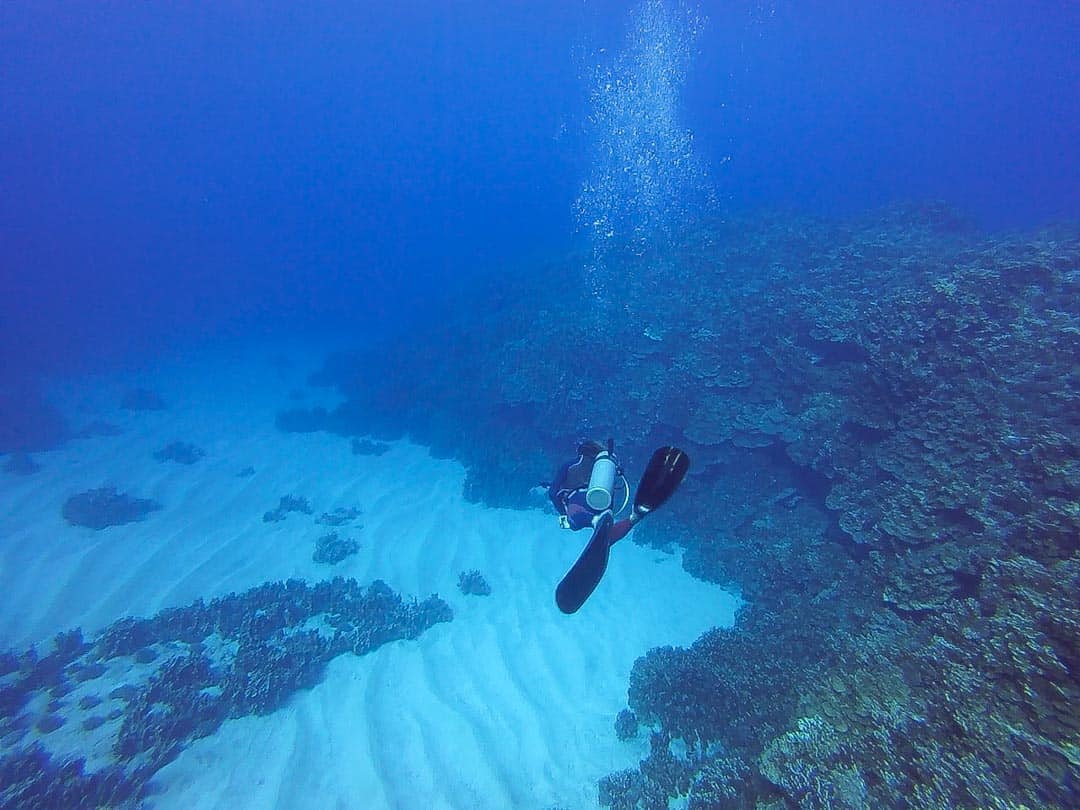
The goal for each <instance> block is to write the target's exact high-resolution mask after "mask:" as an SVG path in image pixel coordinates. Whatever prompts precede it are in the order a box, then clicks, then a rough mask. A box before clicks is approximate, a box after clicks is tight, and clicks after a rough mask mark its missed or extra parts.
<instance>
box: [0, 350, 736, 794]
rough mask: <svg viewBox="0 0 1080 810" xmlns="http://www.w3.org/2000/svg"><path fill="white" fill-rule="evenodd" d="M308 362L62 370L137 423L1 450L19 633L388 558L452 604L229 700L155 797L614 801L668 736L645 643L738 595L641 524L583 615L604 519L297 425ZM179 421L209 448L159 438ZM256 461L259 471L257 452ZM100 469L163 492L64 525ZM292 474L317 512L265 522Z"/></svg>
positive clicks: (372, 568)
mask: <svg viewBox="0 0 1080 810" xmlns="http://www.w3.org/2000/svg"><path fill="white" fill-rule="evenodd" d="M302 371H303V369H299V368H282V367H280V366H275V365H273V364H271V363H270V362H269V360H268V358H265V357H263V358H259V361H258V362H252V361H251V359H250V357H241V356H235V355H229V354H227V353H222V354H219V355H218V356H216V357H215V358H214V359H213V360H212V361H210V362H207V361H206V360H205V358H203V359H202V360H200V362H198V363H195V362H188V363H175V364H172V365H170V366H169V367H168V368H167V369H166V368H160V369H157V370H156V371H153V372H146V371H144V372H143V373H141V374H140V375H138V376H137V377H133V378H131V379H126V380H116V379H113V380H110V381H108V382H102V381H98V382H97V383H96V384H94V385H93V386H90V385H87V384H86V383H85V382H84V383H82V384H80V385H78V386H75V385H72V386H70V387H69V388H68V389H67V390H64V391H61V392H60V400H61V404H62V406H63V409H64V410H65V412H66V413H67V415H68V416H69V418H70V419H71V421H72V422H73V424H74V425H75V426H76V427H78V426H79V425H80V424H84V423H90V422H92V421H93V420H95V419H104V420H107V421H110V422H113V423H114V424H117V425H118V426H120V427H121V428H122V429H123V433H121V434H120V435H118V436H99V437H94V438H88V439H80V440H75V441H72V442H69V443H68V444H67V445H65V446H64V447H62V448H60V449H58V450H55V451H51V452H47V453H40V454H37V455H36V456H35V460H36V461H37V462H38V463H39V464H41V466H42V469H41V470H39V471H38V472H36V473H34V474H32V475H29V476H25V477H17V476H14V475H11V474H8V473H0V478H2V479H3V480H2V486H0V583H2V585H0V648H8V647H14V648H17V649H21V648H24V647H26V646H27V645H29V644H31V643H38V644H39V645H42V644H44V643H45V642H47V640H48V639H51V637H52V636H54V635H55V634H56V633H58V632H60V631H63V630H67V629H70V628H73V627H82V628H83V630H84V632H85V633H86V634H87V635H88V636H92V635H93V634H94V633H96V632H98V631H99V630H100V629H101V628H103V627H104V626H105V625H107V624H109V623H110V622H112V621H114V620H116V619H117V618H120V617H121V616H126V615H131V616H147V615H151V614H153V613H155V612H156V611H158V610H160V609H162V608H164V607H169V606H177V605H184V604H187V603H189V602H191V601H193V600H195V599H197V598H203V599H210V598H213V597H215V596H221V595H224V594H226V593H229V592H232V591H242V590H245V589H247V588H250V587H253V586H255V585H259V584H261V583H263V582H266V581H270V580H280V579H285V578H288V577H300V578H303V579H305V580H308V581H317V580H320V579H325V578H328V577H331V576H339V575H340V576H346V577H354V578H356V579H357V580H359V581H360V582H361V583H365V584H366V583H368V582H370V581H372V580H374V579H382V580H384V581H385V582H387V583H388V584H389V585H390V586H391V587H392V588H393V589H394V590H396V591H398V592H400V593H401V594H402V595H403V596H404V597H406V598H408V597H411V596H416V597H419V598H423V597H426V596H427V595H429V594H431V593H438V594H439V595H440V596H441V597H442V598H444V599H445V600H446V601H447V602H449V603H450V605H451V606H452V607H453V610H454V619H453V621H452V622H449V623H444V624H439V625H436V626H435V627H433V628H431V629H429V630H427V631H426V632H424V633H423V634H422V635H421V636H420V637H419V638H418V639H416V640H413V641H399V642H393V643H391V644H387V645H385V646H383V647H380V648H379V649H377V650H375V651H374V652H372V653H370V654H368V655H365V656H362V657H357V656H352V655H343V656H340V657H338V658H337V659H335V660H334V661H332V662H331V664H330V665H329V667H328V668H327V671H326V676H325V678H324V679H323V680H322V682H321V683H319V684H318V685H317V686H316V687H315V688H313V689H311V690H309V691H302V692H298V693H297V694H295V695H294V696H293V698H292V699H291V700H290V702H289V703H288V705H287V706H286V707H285V708H283V709H281V710H279V711H277V712H275V713H273V714H271V715H269V716H265V717H248V718H242V719H237V720H230V721H227V722H226V723H225V724H224V725H222V727H221V728H220V729H219V730H218V731H217V732H216V733H215V734H214V735H213V736H211V737H208V738H204V739H201V740H197V741H195V742H194V743H193V744H191V745H190V746H189V747H188V748H187V749H186V750H185V751H184V752H183V753H182V754H181V755H180V756H179V758H178V759H176V760H175V761H174V762H172V763H171V764H169V765H168V766H166V767H165V768H163V769H162V770H161V771H159V772H158V774H157V777H156V779H155V788H156V790H155V794H154V795H153V797H152V798H151V803H152V805H153V806H155V807H160V808H173V807H175V808H185V810H192V808H218V807H252V808H304V807H311V808H320V809H322V808H380V807H395V808H421V807H423V808H511V807H512V808H538V809H539V808H552V807H560V808H578V807H595V806H596V803H597V780H598V779H600V778H601V777H603V776H604V775H606V774H608V773H610V772H612V771H615V770H620V769H623V768H629V767H634V766H636V765H637V763H638V761H639V760H640V759H641V758H642V757H643V756H645V755H646V754H647V751H648V741H647V734H640V735H639V738H638V739H636V740H631V741H629V742H622V741H620V740H618V739H617V737H616V735H615V731H614V722H615V717H616V715H617V714H618V712H619V711H620V710H621V709H623V708H625V706H626V692H627V686H628V683H629V676H630V670H631V667H632V666H633V663H634V661H635V659H636V658H637V657H639V656H640V655H643V654H644V653H645V652H646V651H647V650H649V649H650V648H651V647H655V646H658V645H687V644H690V643H692V642H693V641H694V640H695V639H696V638H697V637H698V636H699V635H700V634H701V633H703V632H704V631H706V630H708V629H709V628H711V627H714V626H719V627H728V626H731V625H732V624H733V622H734V616H735V613H736V611H737V610H738V607H739V600H738V597H737V596H735V595H732V594H730V593H728V592H726V591H724V590H722V589H721V588H719V587H717V586H715V585H711V584H708V583H704V582H700V581H697V580H695V579H693V578H692V577H690V576H689V575H688V574H687V573H686V572H685V571H684V570H683V569H682V565H681V560H680V557H679V556H678V555H677V554H666V553H663V552H660V551H656V550H653V549H648V548H643V547H640V546H637V545H635V544H633V543H632V542H629V541H624V542H622V543H620V544H619V545H618V546H616V547H615V548H614V549H613V553H612V558H611V562H610V565H609V568H608V572H607V575H606V576H605V578H604V580H603V582H602V583H601V584H600V587H599V588H598V590H597V592H596V593H595V594H594V595H593V597H592V598H591V599H590V601H589V602H588V603H587V604H586V605H585V607H584V608H582V610H581V611H580V612H579V613H577V614H576V615H574V616H570V617H568V616H564V615H562V614H561V613H560V612H559V610H558V609H557V608H556V606H555V603H554V597H553V591H554V585H555V583H556V582H558V580H559V578H560V577H561V576H562V574H563V573H564V572H565V571H566V570H567V568H568V567H569V566H570V564H571V563H572V562H573V561H574V559H575V558H576V556H577V554H578V553H579V551H580V550H581V547H582V545H583V543H584V541H585V540H586V539H587V538H586V537H585V533H584V532H579V533H570V532H568V531H564V530H562V529H560V528H559V527H558V525H557V523H556V520H555V517H554V516H553V515H552V514H550V513H548V512H546V511H545V510H544V509H543V508H542V506H541V504H539V503H538V505H537V509H535V510H530V511H511V510H502V509H490V508H486V507H483V506H478V505H475V504H470V503H467V502H466V501H465V500H464V498H463V497H462V485H463V481H464V476H465V471H464V469H463V467H462V466H461V465H460V464H458V463H456V462H454V461H447V460H437V459H434V458H432V457H431V455H430V454H429V453H428V452H427V450H426V449H425V448H423V447H420V446H417V445H415V444H411V443H408V442H406V441H399V442H394V443H391V448H390V450H389V451H387V452H385V453H384V454H382V455H378V456H375V455H354V454H353V453H352V452H351V450H350V446H349V442H348V441H346V440H344V439H342V438H340V437H334V436H329V435H326V434H322V433H316V434H287V433H282V432H280V431H278V430H277V429H276V428H275V427H274V414H275V410H276V409H277V408H280V407H282V404H283V403H287V402H288V399H287V396H286V395H287V394H288V392H289V391H290V390H293V389H303V373H302ZM133 385H143V386H145V387H148V388H153V389H154V390H156V391H158V392H159V393H160V394H161V395H162V397H163V398H164V399H165V400H166V401H167V403H168V405H169V408H168V409H167V410H164V411H153V412H129V411H123V410H120V409H119V408H118V404H119V401H120V396H121V394H122V392H123V391H124V390H125V388H127V387H130V386H133ZM319 399H322V400H323V402H324V403H325V402H327V394H326V392H312V391H311V390H310V389H306V390H305V393H304V399H303V400H302V401H301V403H300V404H304V405H311V404H313V403H314V402H315V401H316V400H319ZM175 440H182V441H187V442H191V443H193V444H195V445H197V446H199V447H201V448H202V449H203V450H205V452H206V455H205V457H203V458H202V459H200V460H199V461H198V462H196V463H195V464H192V465H183V464H177V463H175V462H159V461H157V460H155V459H154V458H153V455H152V454H153V452H154V451H155V450H158V449H160V448H161V447H163V446H164V445H165V444H167V443H169V442H172V441H175ZM248 466H250V467H253V468H254V470H255V472H254V474H253V475H247V476H240V475H238V472H239V471H240V470H242V469H243V468H245V467H248ZM549 473H550V471H548V470H538V471H537V477H538V479H539V478H542V477H543V476H545V475H547V474H549ZM102 485H115V486H116V487H118V488H119V489H120V490H122V491H128V492H130V493H131V494H132V495H135V496H137V497H146V498H153V499H155V500H157V501H159V502H160V503H161V504H163V507H164V508H163V509H161V510H160V511H158V512H155V513H153V514H152V515H150V516H149V517H148V518H147V519H146V520H144V521H142V522H138V523H132V524H128V525H125V526H116V527H110V528H108V529H105V530H103V531H92V530H89V529H84V528H79V527H73V526H69V525H67V524H66V523H65V522H64V521H63V519H62V517H61V513H60V510H61V505H62V504H63V501H64V499H65V498H67V497H68V496H69V495H72V494H75V493H77V492H81V491H83V490H86V489H90V488H94V487H99V486H102ZM285 494H293V495H299V496H303V497H306V498H307V499H308V500H309V501H310V503H311V506H312V508H313V510H314V514H313V515H311V516H308V515H303V514H296V513H294V514H290V515H289V516H288V517H287V518H286V519H285V520H284V521H282V522H280V523H266V522H264V521H263V519H262V518H263V514H264V513H265V512H266V511H267V510H269V509H273V508H274V507H275V506H276V505H277V502H278V499H279V498H280V497H281V496H282V495H285ZM684 506H685V505H684ZM339 507H344V508H350V507H356V508H359V509H361V510H362V516H361V517H360V518H359V519H358V521H357V522H356V524H355V525H354V526H352V527H351V528H349V527H347V528H345V529H343V530H342V533H343V534H345V535H346V536H349V537H352V538H354V539H356V540H357V541H358V542H359V544H360V551H359V553H358V554H356V555H353V556H351V557H348V558H347V559H345V560H344V561H343V562H341V563H340V564H338V565H337V566H332V567H331V566H327V565H319V564H316V563H315V562H313V561H312V559H311V554H312V550H313V548H314V543H315V540H316V538H317V537H319V536H320V535H322V534H326V533H327V529H326V527H325V526H321V525H318V524H316V523H315V521H314V519H313V518H314V517H317V516H318V515H319V514H320V513H322V512H327V511H331V510H334V509H336V508H339ZM652 520H656V521H662V520H663V515H662V513H661V514H658V515H657V516H656V517H654V518H652ZM361 526H362V527H361ZM468 569H479V570H480V571H481V572H482V573H483V575H484V577H485V578H486V579H487V580H488V582H489V583H490V584H491V587H492V593H491V595H490V596H486V597H480V596H465V595H463V594H462V593H461V592H460V590H459V589H458V587H457V580H458V575H459V573H460V572H462V571H464V570H468Z"/></svg>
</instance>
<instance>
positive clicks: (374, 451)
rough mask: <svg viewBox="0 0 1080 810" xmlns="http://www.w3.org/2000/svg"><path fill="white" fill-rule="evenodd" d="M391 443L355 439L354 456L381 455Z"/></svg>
mask: <svg viewBox="0 0 1080 810" xmlns="http://www.w3.org/2000/svg"><path fill="white" fill-rule="evenodd" d="M389 449H390V445H388V444H387V443H386V442H373V441H371V440H370V439H353V440H352V452H353V455H354V456H381V455H382V454H383V453H385V452H386V451H387V450H389Z"/></svg>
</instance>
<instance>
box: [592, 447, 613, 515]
mask: <svg viewBox="0 0 1080 810" xmlns="http://www.w3.org/2000/svg"><path fill="white" fill-rule="evenodd" d="M613 445H614V442H613V441H612V440H611V439H608V448H607V450H601V451H600V452H599V453H597V454H596V459H595V460H594V461H593V468H592V474H591V475H589V488H588V489H587V490H585V503H587V504H588V505H589V508H590V509H592V510H593V511H595V512H603V511H605V510H606V509H610V508H611V502H612V500H613V498H612V490H613V489H614V487H615V476H616V474H617V473H618V471H619V464H618V462H617V461H616V459H615V452H614V447H613Z"/></svg>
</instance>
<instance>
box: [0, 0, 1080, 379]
mask: <svg viewBox="0 0 1080 810" xmlns="http://www.w3.org/2000/svg"><path fill="white" fill-rule="evenodd" d="M633 6H634V4H632V3H617V2H592V1H591V0H589V1H588V2H552V3H544V4H540V5H538V6H537V7H531V8H529V9H527V10H526V9H515V8H500V9H499V10H498V12H494V11H492V9H491V8H490V7H489V6H488V5H487V4H484V3H471V2H470V3H455V4H453V5H450V4H441V3H435V4H427V3H404V4H394V5H393V7H392V8H385V7H379V6H372V5H368V4H345V3H341V4H324V5H321V6H319V7H318V8H316V9H305V10H303V11H299V10H297V9H295V8H294V7H293V6H292V5H291V4H276V3H270V4H260V5H259V7H258V8H252V7H249V6H246V5H245V6H237V7H232V6H226V7H220V8H218V7H213V8H210V7H202V8H189V7H186V6H182V7H178V8H160V7H142V6H140V7H138V8H127V7H125V8H108V9H103V8H99V7H84V8H65V9H64V10H63V11H62V12H57V11H56V10H55V9H46V8H43V7H39V6H35V5H32V4H31V5H27V4H6V5H5V7H4V9H3V11H2V25H0V37H2V39H0V60H2V61H0V71H2V76H3V82H2V87H0V93H2V109H3V111H4V112H3V119H4V124H3V133H4V136H3V149H2V150H0V152H2V157H0V184H2V188H3V190H4V191H3V195H2V197H0V205H2V206H3V208H2V210H0V217H2V221H3V223H4V227H3V234H2V236H0V238H2V240H3V241H2V243H0V255H2V256H3V262H2V267H3V270H2V273H3V293H4V294H3V296H2V303H0V306H2V307H3V310H2V312H0V315H2V319H3V323H4V329H3V333H2V336H3V343H2V347H3V348H2V352H3V354H2V357H3V366H4V367H5V368H11V367H12V365H13V364H18V365H20V366H25V367H29V368H39V367H50V368H51V367H57V366H66V365H70V364H71V363H73V362H76V361H78V360H93V359H95V358H96V357H99V356H101V355H105V354H108V355H116V354H118V353H119V354H126V353H130V352H131V351H133V350H134V351H136V352H137V351H140V350H141V349H143V348H146V349H149V350H153V348H155V347H158V346H161V345H162V344H168V343H171V342H174V341H181V342H182V341H184V340H187V339H190V338H191V337H192V336H194V335H207V334H211V335H213V334H221V333H237V332H248V331H252V330H262V329H277V328H281V327H285V328H297V327H303V328H306V329H313V328H319V327H324V328H329V327H333V328H339V327H347V328H350V329H360V328H363V329H381V328H388V327H390V326H392V325H394V324H400V323H401V322H402V321H403V320H404V321H407V320H408V319H409V318H410V317H411V316H410V314H409V313H411V312H415V311H416V310H417V307H420V308H421V309H422V308H423V306H424V303H425V302H426V301H427V300H428V299H429V298H431V297H433V296H437V295H438V289H439V285H440V283H441V282H442V280H444V279H446V278H447V277H458V276H461V275H468V274H469V273H470V272H472V271H474V270H476V269H478V268H491V267H492V266H496V265H497V264H498V263H499V262H505V261H513V260H514V259H515V258H517V257H520V256H522V255H536V254H542V253H554V252H556V251H558V250H561V249H565V247H566V246H567V245H568V244H570V243H571V242H572V240H573V239H574V238H575V235H576V222H575V219H574V216H573V212H572V205H573V201H574V200H575V198H576V197H577V195H578V193H579V192H580V187H581V185H582V183H583V182H584V181H585V179H586V178H587V177H588V175H589V172H590V167H591V165H592V163H591V162H592V155H591V154H590V150H589V146H588V143H587V140H586V138H587V131H586V130H587V127H586V117H587V115H588V113H589V93H590V91H591V89H592V88H591V87H590V79H591V73H592V71H593V70H594V69H595V67H596V66H597V65H598V64H602V63H605V62H607V61H609V60H611V59H613V58H614V56H615V54H617V53H618V52H619V50H620V48H622V47H623V45H624V44H625V40H626V37H627V30H628V28H630V27H632V25H633V22H632V18H631V11H632V10H633ZM695 13H697V14H699V15H700V16H702V17H704V18H705V23H704V25H703V27H702V31H701V34H700V37H699V38H698V39H697V41H696V42H695V43H694V47H695V52H696V53H695V56H694V58H693V60H692V64H691V65H690V66H689V68H688V70H687V75H686V80H685V86H684V91H683V92H682V93H681V95H680V97H679V114H680V118H681V121H683V122H684V124H685V127H686V128H687V129H688V130H690V131H692V132H693V134H694V143H695V149H696V153H697V155H698V157H699V158H700V160H701V161H702V164H703V165H704V166H705V167H706V168H707V169H708V171H709V174H710V176H711V178H712V181H713V183H714V184H715V190H716V194H717V195H718V197H719V200H720V202H721V206H722V210H723V211H725V212H732V211H742V210H747V209H750V210H753V209H755V208H759V207H765V208H776V207H780V208H785V209H786V208H793V209H796V210H800V211H805V212H809V213H814V214H825V215H831V214H851V213H857V212H861V211H864V210H867V209H869V208H873V207H877V206H880V205H882V204H886V203H889V202H894V201H898V200H909V199H918V200H923V199H941V200H945V201H946V202H948V203H949V204H950V205H952V206H954V207H956V208H957V209H958V210H960V211H961V212H963V213H964V214H965V215H967V216H970V217H973V218H974V219H976V220H977V221H979V222H981V223H984V224H985V225H987V226H989V227H993V228H1016V227H1029V226H1032V225H1038V224H1042V223H1046V222H1048V221H1054V220H1062V219H1069V218H1075V217H1076V215H1077V212H1078V209H1080V191H1078V189H1080V176H1078V171H1077V162H1076V157H1075V153H1076V149H1075V144H1076V143H1077V142H1080V101H1078V98H1077V93H1076V90H1075V88H1076V86H1077V84H1078V79H1080V64H1078V60H1080V57H1078V56H1077V51H1078V49H1077V47H1076V44H1077V38H1078V30H1080V12H1078V11H1077V10H1076V8H1075V6H1073V5H1072V4H1069V3H1056V2H1045V3H1044V2H1037V3H1020V2H1015V3H1010V2H996V3H991V4H977V5H970V4H939V3H917V4H907V3H889V4H884V5H882V4H877V5H874V6H852V4H849V3H830V2H820V3H808V4H807V3H758V2H754V3H722V4H721V3H715V4H714V3H703V4H700V5H699V6H695ZM16 347H17V349H16Z"/></svg>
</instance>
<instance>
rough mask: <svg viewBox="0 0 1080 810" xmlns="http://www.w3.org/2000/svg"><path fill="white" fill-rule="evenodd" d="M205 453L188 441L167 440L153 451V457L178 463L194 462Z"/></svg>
mask: <svg viewBox="0 0 1080 810" xmlns="http://www.w3.org/2000/svg"><path fill="white" fill-rule="evenodd" d="M205 455H206V451H205V450H203V449H202V448H201V447H196V446H195V445H193V444H191V443H190V442H179V441H177V442H169V443H168V444H167V445H165V446H164V447H162V448H161V449H160V450H155V451H154V458H156V459H157V460H158V461H175V462H177V463H178V464H194V463H195V462H196V461H198V460H199V459H200V458H202V457H203V456H205Z"/></svg>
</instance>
